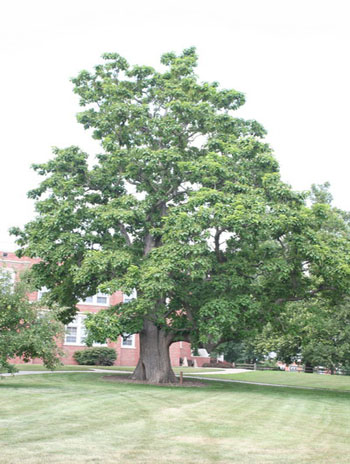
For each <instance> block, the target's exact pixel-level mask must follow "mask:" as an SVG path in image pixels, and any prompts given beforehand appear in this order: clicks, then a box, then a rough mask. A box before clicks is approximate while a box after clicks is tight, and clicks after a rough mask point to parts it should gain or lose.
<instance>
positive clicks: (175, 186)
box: [13, 48, 350, 382]
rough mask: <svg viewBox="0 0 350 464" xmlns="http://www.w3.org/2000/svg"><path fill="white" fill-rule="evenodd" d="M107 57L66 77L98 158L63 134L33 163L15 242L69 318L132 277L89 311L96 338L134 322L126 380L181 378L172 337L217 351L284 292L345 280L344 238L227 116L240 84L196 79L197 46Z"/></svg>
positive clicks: (250, 127) (266, 317)
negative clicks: (135, 351) (150, 57)
mask: <svg viewBox="0 0 350 464" xmlns="http://www.w3.org/2000/svg"><path fill="white" fill-rule="evenodd" d="M103 58H104V62H103V64H100V65H98V66H96V67H95V68H94V70H93V71H92V72H88V71H82V72H81V73H80V74H79V75H78V76H77V77H76V78H75V79H73V84H74V91H75V93H76V94H77V95H79V97H80V104H81V106H82V107H83V108H84V110H83V111H82V112H81V113H79V114H78V121H79V122H80V123H82V124H83V125H84V127H85V129H88V130H92V133H93V137H94V138H95V139H97V140H100V141H101V147H102V153H101V154H100V155H98V156H97V164H96V165H95V166H93V167H90V165H89V163H88V155H87V154H86V153H83V152H82V151H81V150H80V149H79V148H78V147H69V148H66V149H55V150H54V155H55V156H54V158H53V159H52V160H51V161H49V162H47V163H44V164H40V165H34V169H35V170H36V171H37V172H38V173H39V174H40V175H41V176H43V177H44V180H43V181H42V182H41V184H40V186H39V187H38V188H37V189H34V190H32V191H31V192H30V193H29V196H30V198H33V199H34V200H35V201H36V211H37V215H36V217H35V219H34V220H33V221H32V222H30V223H28V224H27V225H26V226H25V228H24V229H23V230H18V229H14V230H13V233H15V234H17V236H18V242H17V243H18V244H19V245H20V247H21V248H20V251H19V255H24V254H26V255H29V256H36V257H40V258H41V262H40V263H39V264H37V265H35V266H34V268H33V272H34V274H35V278H36V282H37V286H38V287H39V286H43V285H45V286H46V287H48V288H49V289H50V294H49V300H50V301H51V302H52V303H54V302H55V303H59V304H60V305H61V306H62V307H65V308H66V310H65V311H64V312H63V313H62V315H64V318H63V316H62V319H63V320H64V321H66V322H67V321H69V320H71V319H72V318H73V317H74V315H75V313H76V306H75V305H76V303H77V302H78V300H79V299H82V298H85V297H87V296H89V295H93V294H95V293H96V292H97V291H98V290H100V291H103V292H108V293H112V292H114V291H116V290H122V291H123V292H125V293H127V294H129V293H131V292H132V291H133V290H134V289H136V291H137V299H135V300H134V301H132V302H131V303H129V304H125V305H117V306H115V307H112V308H110V309H108V310H105V311H102V312H100V313H99V315H97V316H96V317H95V319H92V320H90V321H89V323H88V325H89V329H90V336H92V337H93V338H95V340H97V341H103V340H104V339H105V338H106V337H109V338H115V337H116V336H117V335H119V334H121V333H125V332H127V333H136V332H137V333H139V334H140V351H141V353H140V360H139V363H138V365H137V367H136V369H135V372H134V374H133V376H134V378H135V379H142V380H147V381H150V382H175V381H176V378H175V376H174V373H173V371H172V369H171V365H170V359H169V346H170V345H171V344H172V343H173V342H175V341H178V340H188V341H191V342H192V344H193V346H207V347H209V349H212V348H214V347H215V346H217V345H218V344H220V343H222V342H223V341H225V340H232V339H235V340H242V339H244V338H245V337H246V336H247V335H251V334H252V333H254V332H255V331H259V329H260V328H261V327H262V326H264V325H265V324H266V323H267V322H268V321H270V320H271V319H274V318H277V317H278V315H279V310H280V308H281V307H282V306H283V305H284V304H285V303H286V302H287V301H290V300H295V299H302V298H311V297H312V296H313V295H316V294H317V295H320V294H322V295H329V296H332V297H334V295H337V297H339V296H340V295H342V294H343V293H346V291H347V290H348V287H349V285H348V284H349V274H350V267H349V254H348V251H349V241H348V239H347V238H344V237H343V236H342V237H337V236H330V234H328V233H327V230H324V228H323V221H324V217H325V215H327V211H326V210H325V208H324V207H323V206H322V205H321V206H318V207H317V208H316V207H308V206H307V205H306V202H305V197H304V196H303V195H302V194H299V193H296V192H293V191H292V190H291V189H290V187H289V186H288V185H286V184H284V183H283V182H282V181H281V179H280V175H279V168H278V163H277V161H276V159H275V158H274V157H273V155H272V153H271V149H270V148H269V146H268V145H267V144H266V143H264V141H263V137H264V134H265V131H264V129H263V128H262V127H261V125H259V124H258V123H257V122H256V121H246V120H243V119H240V118H236V117H234V115H233V113H234V111H235V110H237V109H238V108H239V107H240V106H241V105H243V103H244V95H243V94H242V93H240V92H237V91H235V90H226V89H221V88H220V87H219V84H218V83H216V82H213V83H207V82H204V83H202V82H200V81H199V80H198V77H197V76H196V74H195V72H194V68H195V66H196V63H197V56H196V53H195V50H194V49H193V48H190V49H187V50H184V52H183V53H182V54H181V55H179V56H176V55H175V54H174V53H167V54H165V55H163V56H162V58H161V63H162V65H164V67H163V72H158V71H156V70H154V69H153V68H151V67H148V66H130V65H129V64H128V63H127V61H126V60H125V59H124V58H122V57H121V56H119V55H118V54H114V53H113V54H106V55H104V56H103Z"/></svg>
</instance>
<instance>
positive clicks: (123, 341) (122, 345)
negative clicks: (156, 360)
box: [120, 334, 135, 348]
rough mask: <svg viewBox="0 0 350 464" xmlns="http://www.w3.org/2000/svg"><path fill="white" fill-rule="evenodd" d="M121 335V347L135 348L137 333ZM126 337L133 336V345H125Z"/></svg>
mask: <svg viewBox="0 0 350 464" xmlns="http://www.w3.org/2000/svg"><path fill="white" fill-rule="evenodd" d="M121 337H122V340H121V344H120V346H121V348H135V334H123V335H122V336H121ZM124 337H125V338H127V339H130V337H131V345H124V343H125V340H124Z"/></svg>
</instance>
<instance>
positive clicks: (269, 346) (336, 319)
mask: <svg viewBox="0 0 350 464" xmlns="http://www.w3.org/2000/svg"><path fill="white" fill-rule="evenodd" d="M309 197H310V200H311V203H312V209H313V210H314V211H315V214H317V215H318V216H320V215H321V217H322V233H323V236H324V240H325V239H326V240H327V241H328V242H329V249H330V250H335V246H336V245H335V244H336V243H339V242H341V241H342V240H344V241H348V239H349V235H350V221H349V219H350V216H349V213H347V212H344V211H341V210H340V209H338V208H334V207H332V195H331V194H330V192H329V184H328V183H325V184H323V185H313V186H312V188H311V191H310V195H309ZM334 272H335V273H338V272H341V269H337V268H335V269H334ZM349 323H350V304H349V298H348V297H346V296H345V297H344V295H339V294H337V295H336V297H334V296H333V297H332V298H329V297H328V298H323V297H322V295H317V297H316V298H313V299H311V298H306V299H304V300H303V301H296V302H292V303H288V304H287V305H285V307H284V308H283V310H282V311H281V313H280V315H279V317H278V318H276V319H275V320H273V321H270V322H269V323H268V324H267V325H266V326H265V327H264V329H263V331H262V332H261V333H260V334H259V335H258V336H257V337H256V339H255V341H254V342H253V345H254V346H255V349H256V350H258V351H260V352H262V353H265V354H267V353H268V352H270V351H276V352H277V355H278V359H280V360H281V361H285V362H287V363H290V362H292V361H295V360H301V361H302V362H303V363H304V364H305V365H307V366H310V367H311V366H317V365H322V366H325V367H327V368H329V369H330V370H331V372H332V373H333V372H335V369H336V368H337V367H341V368H350V329H349V327H350V325H349Z"/></svg>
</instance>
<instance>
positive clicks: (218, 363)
mask: <svg viewBox="0 0 350 464" xmlns="http://www.w3.org/2000/svg"><path fill="white" fill-rule="evenodd" d="M202 367H215V368H217V367H219V368H221V369H222V368H224V369H232V364H231V363H229V362H227V361H216V360H214V359H211V360H210V363H204V364H202Z"/></svg>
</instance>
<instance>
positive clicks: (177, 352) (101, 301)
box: [0, 251, 209, 367]
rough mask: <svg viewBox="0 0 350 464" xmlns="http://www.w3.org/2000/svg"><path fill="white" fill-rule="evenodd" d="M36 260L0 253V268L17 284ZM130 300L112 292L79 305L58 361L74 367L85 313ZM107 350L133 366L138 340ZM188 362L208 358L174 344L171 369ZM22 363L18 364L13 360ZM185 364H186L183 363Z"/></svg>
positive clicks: (127, 339)
mask: <svg viewBox="0 0 350 464" xmlns="http://www.w3.org/2000/svg"><path fill="white" fill-rule="evenodd" d="M39 261H40V260H39V259H32V258H28V257H23V258H18V257H17V256H16V255H15V254H14V253H10V252H2V251H0V267H2V268H6V270H7V271H8V272H9V273H10V275H11V278H12V279H13V281H16V280H19V279H20V276H21V273H22V272H24V271H25V270H27V269H29V268H30V267H31V266H32V265H33V264H35V263H38V262H39ZM44 292H45V288H44V289H41V290H40V291H37V292H32V293H30V294H28V298H29V300H30V301H37V300H40V298H41V297H42V295H43V294H44ZM128 299H129V297H127V296H126V295H123V293H122V292H115V293H113V295H105V294H102V293H98V294H97V295H94V296H91V297H88V298H86V300H84V301H81V302H80V303H79V304H78V305H77V308H78V309H79V313H78V314H77V316H76V318H75V320H74V321H72V322H71V323H70V324H68V325H67V326H66V327H65V336H64V339H63V340H61V341H60V342H59V343H60V346H61V347H62V350H63V351H64V353H65V355H64V357H62V358H61V361H62V362H63V364H76V362H75V360H74V358H73V354H74V353H75V351H78V350H84V349H85V348H86V345H85V343H84V338H85V326H84V319H85V317H86V314H88V313H96V312H98V311H101V310H103V309H106V308H108V307H109V306H110V305H115V304H117V303H121V302H124V303H125V302H127V301H128ZM106 346H109V347H111V348H114V349H115V350H116V352H117V359H116V361H115V363H114V364H115V365H116V366H136V364H137V361H138V359H139V350H140V347H139V336H138V334H132V335H129V336H126V337H118V340H117V341H116V342H108V343H107V345H106ZM185 358H186V359H187V361H189V362H191V361H192V362H193V363H194V362H195V364H196V365H197V366H198V367H200V366H202V365H203V364H204V363H206V362H209V357H208V356H192V353H191V345H190V343H188V342H185V341H183V342H176V343H173V344H172V345H171V347H170V359H171V363H172V365H173V366H180V363H181V362H182V360H184V359H185ZM16 362H21V360H16ZM185 362H186V361H185ZM32 363H33V364H41V363H42V361H41V360H40V359H33V360H32Z"/></svg>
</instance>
